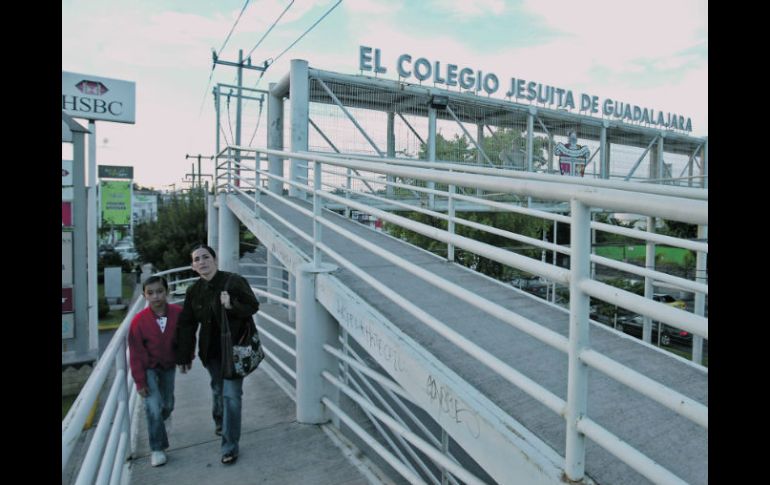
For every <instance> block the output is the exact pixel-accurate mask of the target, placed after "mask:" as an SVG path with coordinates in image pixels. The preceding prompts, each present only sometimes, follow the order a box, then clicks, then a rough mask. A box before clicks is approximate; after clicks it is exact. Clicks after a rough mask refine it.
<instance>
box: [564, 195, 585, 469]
mask: <svg viewBox="0 0 770 485" xmlns="http://www.w3.org/2000/svg"><path fill="white" fill-rule="evenodd" d="M571 206H572V221H571V224H570V239H571V243H570V246H571V248H572V254H571V256H570V285H569V307H570V311H569V356H568V382H567V413H566V421H567V429H566V435H567V441H566V453H565V466H564V472H565V473H566V475H567V478H568V479H570V480H574V481H579V480H582V479H583V475H584V473H585V452H586V448H585V441H586V439H585V435H584V434H582V433H580V432H579V431H578V430H577V423H578V421H579V420H580V419H581V418H582V417H583V416H584V415H585V413H586V403H587V401H588V366H587V365H586V364H584V363H583V362H581V361H580V353H581V352H582V351H583V350H584V349H586V348H588V346H589V333H588V311H589V298H588V295H587V294H586V293H584V292H583V291H582V290H581V289H580V283H581V282H582V281H583V280H585V279H588V276H589V275H588V271H589V263H590V258H589V254H591V233H590V222H591V221H590V214H589V208H588V206H586V205H585V204H583V203H582V202H580V201H578V200H575V199H573V200H572V202H571Z"/></svg>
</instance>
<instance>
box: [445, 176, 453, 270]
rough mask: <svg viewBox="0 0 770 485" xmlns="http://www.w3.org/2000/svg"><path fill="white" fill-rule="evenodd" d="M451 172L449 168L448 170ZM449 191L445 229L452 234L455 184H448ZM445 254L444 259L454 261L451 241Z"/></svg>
mask: <svg viewBox="0 0 770 485" xmlns="http://www.w3.org/2000/svg"><path fill="white" fill-rule="evenodd" d="M450 172H451V170H450ZM448 193H449V200H448V202H447V206H448V207H447V215H448V216H449V221H447V231H449V234H452V235H454V233H455V198H454V197H453V195H454V193H455V186H454V185H450V186H449V189H448ZM446 250H447V255H446V259H447V261H450V262H451V261H454V260H455V245H454V244H452V243H448V244H447V248H446Z"/></svg>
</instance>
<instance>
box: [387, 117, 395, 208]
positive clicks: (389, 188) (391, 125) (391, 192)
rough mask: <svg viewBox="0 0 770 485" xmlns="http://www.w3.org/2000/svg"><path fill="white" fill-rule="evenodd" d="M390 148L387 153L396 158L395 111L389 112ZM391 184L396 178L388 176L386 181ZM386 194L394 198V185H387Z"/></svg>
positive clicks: (389, 156) (388, 147)
mask: <svg viewBox="0 0 770 485" xmlns="http://www.w3.org/2000/svg"><path fill="white" fill-rule="evenodd" d="M387 134H388V136H387V138H388V146H387V152H388V158H396V113H395V112H393V111H388V133H387ZM385 180H386V181H387V182H388V183H389V184H391V183H393V182H394V181H395V177H394V176H393V175H388V176H387V177H386V179H385ZM385 193H386V195H387V196H388V197H393V195H394V189H393V186H392V185H387V187H386V188H385Z"/></svg>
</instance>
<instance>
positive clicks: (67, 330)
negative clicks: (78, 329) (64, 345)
mask: <svg viewBox="0 0 770 485" xmlns="http://www.w3.org/2000/svg"><path fill="white" fill-rule="evenodd" d="M61 338H62V339H65V338H75V314H74V313H62V314H61Z"/></svg>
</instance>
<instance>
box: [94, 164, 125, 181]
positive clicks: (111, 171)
mask: <svg viewBox="0 0 770 485" xmlns="http://www.w3.org/2000/svg"><path fill="white" fill-rule="evenodd" d="M99 178H103V179H129V180H133V179H134V167H131V166H122V165H99Z"/></svg>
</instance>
